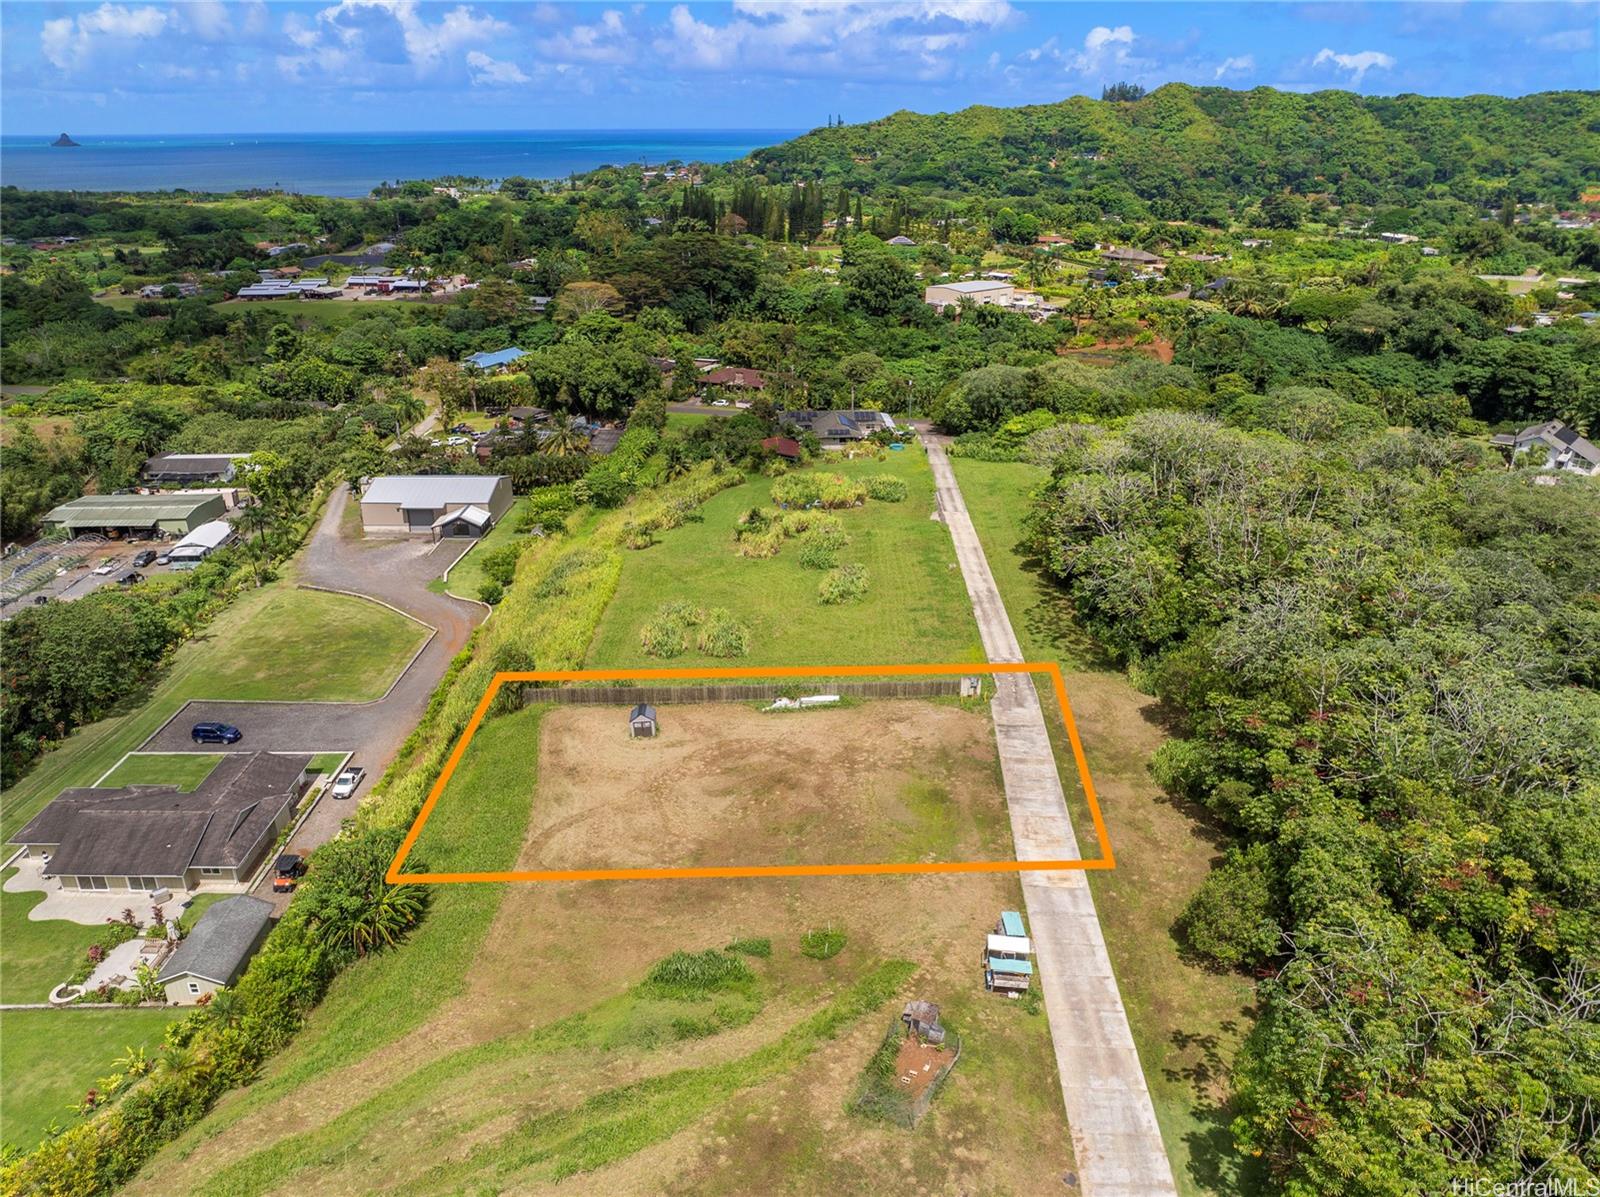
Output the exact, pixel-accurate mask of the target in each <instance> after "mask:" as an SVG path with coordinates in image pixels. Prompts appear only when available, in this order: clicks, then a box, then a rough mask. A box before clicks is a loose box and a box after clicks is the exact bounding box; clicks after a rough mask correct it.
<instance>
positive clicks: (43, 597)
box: [33, 594, 50, 607]
mask: <svg viewBox="0 0 1600 1197" xmlns="http://www.w3.org/2000/svg"><path fill="white" fill-rule="evenodd" d="M49 601H50V596H49V595H48V594H36V595H34V596H33V605H34V606H35V607H42V606H44V605H45V604H46V603H48V602H49Z"/></svg>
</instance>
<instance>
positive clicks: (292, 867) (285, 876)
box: [272, 852, 306, 894]
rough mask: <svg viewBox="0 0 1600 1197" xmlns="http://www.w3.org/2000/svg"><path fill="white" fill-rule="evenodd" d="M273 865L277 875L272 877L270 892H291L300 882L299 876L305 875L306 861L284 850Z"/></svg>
mask: <svg viewBox="0 0 1600 1197" xmlns="http://www.w3.org/2000/svg"><path fill="white" fill-rule="evenodd" d="M275 867H276V869H277V872H278V875H277V876H276V877H274V878H273V879H272V892H273V893H277V894H292V893H293V892H294V887H295V886H297V885H299V884H300V878H301V877H303V876H305V871H306V862H305V861H303V860H301V859H300V857H298V856H295V855H292V854H291V853H288V852H285V853H284V854H283V855H282V856H280V857H278V863H277V865H276V866H275Z"/></svg>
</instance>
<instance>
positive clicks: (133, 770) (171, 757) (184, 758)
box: [99, 752, 222, 792]
mask: <svg viewBox="0 0 1600 1197" xmlns="http://www.w3.org/2000/svg"><path fill="white" fill-rule="evenodd" d="M221 762H222V756H221V754H220V753H215V752H137V753H134V754H133V755H131V756H128V757H124V758H123V760H122V761H121V763H119V764H118V765H117V767H116V768H115V769H113V770H111V772H110V773H108V774H106V776H105V777H104V778H102V779H101V780H100V782H99V784H100V785H102V786H105V787H107V788H108V789H109V788H112V787H115V786H135V785H146V786H177V787H178V788H179V789H180V790H183V791H185V792H187V791H190V790H195V789H198V788H199V786H200V783H201V782H202V781H204V780H205V779H206V778H208V777H210V776H211V770H213V769H215V768H216V767H217V765H219V764H220V763H221Z"/></svg>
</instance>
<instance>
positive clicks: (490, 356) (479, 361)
mask: <svg viewBox="0 0 1600 1197" xmlns="http://www.w3.org/2000/svg"><path fill="white" fill-rule="evenodd" d="M527 356H528V351H527V350H526V349H518V348H517V347H516V346H515V345H513V346H511V347H510V348H509V349H496V350H495V351H494V352H493V353H488V352H485V353H474V354H472V355H470V356H469V357H468V358H467V360H466V362H465V363H464V364H465V365H468V366H476V367H478V369H480V370H485V371H487V370H503V369H505V367H507V366H509V365H510V364H511V363H512V362H514V361H516V360H517V359H518V358H522V357H527Z"/></svg>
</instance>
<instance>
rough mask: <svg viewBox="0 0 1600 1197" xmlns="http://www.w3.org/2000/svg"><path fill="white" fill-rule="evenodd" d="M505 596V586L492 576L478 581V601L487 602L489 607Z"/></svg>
mask: <svg viewBox="0 0 1600 1197" xmlns="http://www.w3.org/2000/svg"><path fill="white" fill-rule="evenodd" d="M505 597H506V588H505V587H504V586H502V585H501V584H500V583H499V582H496V581H495V580H494V579H493V578H485V579H484V580H483V581H481V582H479V583H478V601H479V602H483V603H488V604H489V605H490V606H491V607H492V606H494V605H495V604H496V603H498V602H499V601H500V600H501V599H503V598H505Z"/></svg>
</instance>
